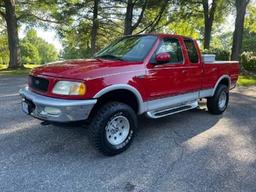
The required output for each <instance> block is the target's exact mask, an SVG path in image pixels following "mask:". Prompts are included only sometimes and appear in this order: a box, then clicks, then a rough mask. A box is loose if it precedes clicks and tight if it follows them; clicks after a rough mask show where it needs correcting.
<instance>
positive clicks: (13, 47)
mask: <svg viewBox="0 0 256 192" xmlns="http://www.w3.org/2000/svg"><path fill="white" fill-rule="evenodd" d="M0 7H1V9H0V15H1V16H2V17H3V18H4V19H5V21H6V25H7V34H8V47H9V52H10V61H9V68H17V67H21V59H20V49H19V38H18V23H17V16H16V1H15V0H4V1H2V3H0ZM3 9H4V10H5V11H4V10H3Z"/></svg>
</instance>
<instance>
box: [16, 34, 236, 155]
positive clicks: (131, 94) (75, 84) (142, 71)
mask: <svg viewBox="0 0 256 192" xmlns="http://www.w3.org/2000/svg"><path fill="white" fill-rule="evenodd" d="M204 58H205V57H204V56H202V55H201V53H200V51H199V47H198V45H197V43H196V41H195V40H193V39H191V38H188V37H183V36H179V35H169V34H148V35H134V36H126V37H123V38H121V39H118V40H117V41H115V42H113V43H112V44H110V45H109V46H107V47H106V48H104V49H103V50H101V51H99V52H98V53H96V54H95V56H94V58H92V59H82V60H69V61H61V62H56V63H51V64H47V65H44V66H41V67H38V68H35V69H33V70H32V71H31V73H30V75H29V82H28V87H26V88H24V89H21V90H20V95H21V96H22V98H23V101H22V109H23V111H24V112H26V113H27V114H29V115H31V116H33V117H35V118H38V119H40V120H43V121H47V122H61V123H63V122H74V121H83V120H86V121H88V122H89V123H90V126H89V130H90V133H91V134H90V139H91V140H92V142H93V144H94V145H95V146H96V148H97V149H98V150H99V151H100V152H101V153H103V154H104V155H115V154H118V153H121V152H122V151H124V150H125V149H127V147H128V146H129V145H130V144H131V141H132V139H133V137H134V133H135V131H136V129H137V115H142V114H146V115H147V116H148V117H149V118H153V119H155V118H160V117H164V116H167V115H171V114H175V113H178V112H182V111H186V110H189V109H193V108H196V107H198V99H200V98H206V99H207V107H208V111H209V112H210V113H212V114H221V113H223V112H224V111H225V109H226V108H227V105H228V100H229V90H230V89H232V88H234V87H235V85H236V81H237V79H238V75H239V71H240V67H239V63H238V62H235V61H234V62H233V61H232V62H230V61H219V62H218V61H214V60H212V61H208V62H207V61H206V60H207V59H204Z"/></svg>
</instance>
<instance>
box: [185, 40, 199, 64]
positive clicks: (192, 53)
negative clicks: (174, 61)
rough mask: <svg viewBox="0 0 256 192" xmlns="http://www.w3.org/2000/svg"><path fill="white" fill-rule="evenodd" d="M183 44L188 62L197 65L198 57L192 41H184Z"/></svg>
mask: <svg viewBox="0 0 256 192" xmlns="http://www.w3.org/2000/svg"><path fill="white" fill-rule="evenodd" d="M184 43H185V46H186V49H187V52H188V57H189V60H190V62H191V63H193V64H197V63H198V62H199V56H198V52H197V49H196V46H195V42H194V41H193V40H192V39H184Z"/></svg>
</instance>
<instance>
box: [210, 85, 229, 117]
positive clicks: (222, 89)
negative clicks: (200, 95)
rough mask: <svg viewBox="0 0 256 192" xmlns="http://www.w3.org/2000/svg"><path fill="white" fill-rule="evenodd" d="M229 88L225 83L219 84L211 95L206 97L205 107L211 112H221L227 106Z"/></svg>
mask: <svg viewBox="0 0 256 192" xmlns="http://www.w3.org/2000/svg"><path fill="white" fill-rule="evenodd" d="M228 102H229V89H228V87H227V86H226V85H219V86H218V87H217V90H216V91H215V93H214V95H213V97H209V98H207V108H208V111H209V112H210V113H212V114H222V113H223V112H224V111H225V110H226V109H227V106H228Z"/></svg>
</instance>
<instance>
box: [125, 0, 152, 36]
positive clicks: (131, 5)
mask: <svg viewBox="0 0 256 192" xmlns="http://www.w3.org/2000/svg"><path fill="white" fill-rule="evenodd" d="M136 2H137V1H136V0H128V1H127V6H126V13H125V19H124V35H131V34H132V32H133V31H134V30H135V29H136V28H137V27H138V26H139V24H140V22H141V20H142V18H143V16H144V11H145V9H146V7H147V3H148V0H144V3H143V5H142V8H141V12H140V14H139V17H138V19H137V21H136V22H135V23H134V24H132V23H133V19H134V14H133V12H134V9H135V5H136Z"/></svg>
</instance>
